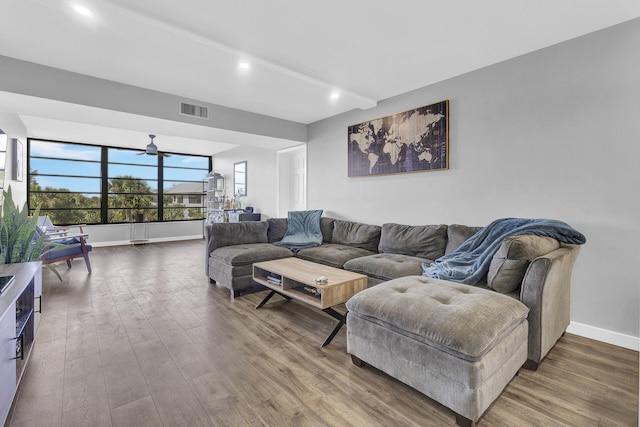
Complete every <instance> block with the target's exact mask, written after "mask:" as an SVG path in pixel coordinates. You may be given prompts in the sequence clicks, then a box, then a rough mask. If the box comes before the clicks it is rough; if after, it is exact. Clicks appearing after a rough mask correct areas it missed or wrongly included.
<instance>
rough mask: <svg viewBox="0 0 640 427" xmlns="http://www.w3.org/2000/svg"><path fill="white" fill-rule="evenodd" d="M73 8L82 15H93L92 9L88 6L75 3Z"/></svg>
mask: <svg viewBox="0 0 640 427" xmlns="http://www.w3.org/2000/svg"><path fill="white" fill-rule="evenodd" d="M73 10H75V11H76V13H78V14H80V15H82V16H91V15H92V13H91V11H90V10H89V9H87V8H86V7H84V6H81V5H79V4H74V5H73Z"/></svg>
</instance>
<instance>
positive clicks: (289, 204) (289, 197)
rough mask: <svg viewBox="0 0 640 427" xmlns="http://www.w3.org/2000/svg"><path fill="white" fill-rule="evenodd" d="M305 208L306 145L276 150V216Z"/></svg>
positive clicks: (285, 215) (282, 216) (284, 215)
mask: <svg viewBox="0 0 640 427" xmlns="http://www.w3.org/2000/svg"><path fill="white" fill-rule="evenodd" d="M306 209H307V146H306V144H305V145H300V146H298V147H293V148H287V149H285V150H280V151H278V216H279V217H281V218H286V217H287V213H288V212H289V211H303V210H306Z"/></svg>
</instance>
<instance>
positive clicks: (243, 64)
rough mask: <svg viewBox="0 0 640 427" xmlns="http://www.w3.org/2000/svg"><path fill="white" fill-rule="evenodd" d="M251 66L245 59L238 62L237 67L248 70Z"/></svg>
mask: <svg viewBox="0 0 640 427" xmlns="http://www.w3.org/2000/svg"><path fill="white" fill-rule="evenodd" d="M250 67H251V64H249V63H248V62H247V61H241V62H239V63H238V68H240V69H241V70H248V69H249V68H250Z"/></svg>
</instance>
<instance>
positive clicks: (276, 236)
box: [267, 218, 289, 243]
mask: <svg viewBox="0 0 640 427" xmlns="http://www.w3.org/2000/svg"><path fill="white" fill-rule="evenodd" d="M267 223H268V224H269V229H268V230H267V242H269V243H275V242H279V241H280V240H282V238H283V237H284V235H285V234H286V233H287V227H288V225H289V220H288V219H287V218H269V219H267Z"/></svg>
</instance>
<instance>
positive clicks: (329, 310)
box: [320, 308, 347, 348]
mask: <svg viewBox="0 0 640 427" xmlns="http://www.w3.org/2000/svg"><path fill="white" fill-rule="evenodd" d="M322 311H324V312H325V313H327V314H329V315H330V316H331V317H333V318H334V319H337V320H338V324H337V325H336V327H335V328H333V331H331V333H330V334H329V336H328V337H327V339H326V340H324V342H323V343H322V345H321V346H320V348H322V347H324V346H326V345H328V344H329V343H330V342H331V341H332V340H333V338H334V337H335V336H336V334H337V333H338V331H339V330H340V329H341V328H342V325H344V323H345V320H346V319H347V313H345V314H344V316H343V315H342V314H340V313H338V312H337V311H335V310H334V309H332V308H325V309H323V310H322Z"/></svg>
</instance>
